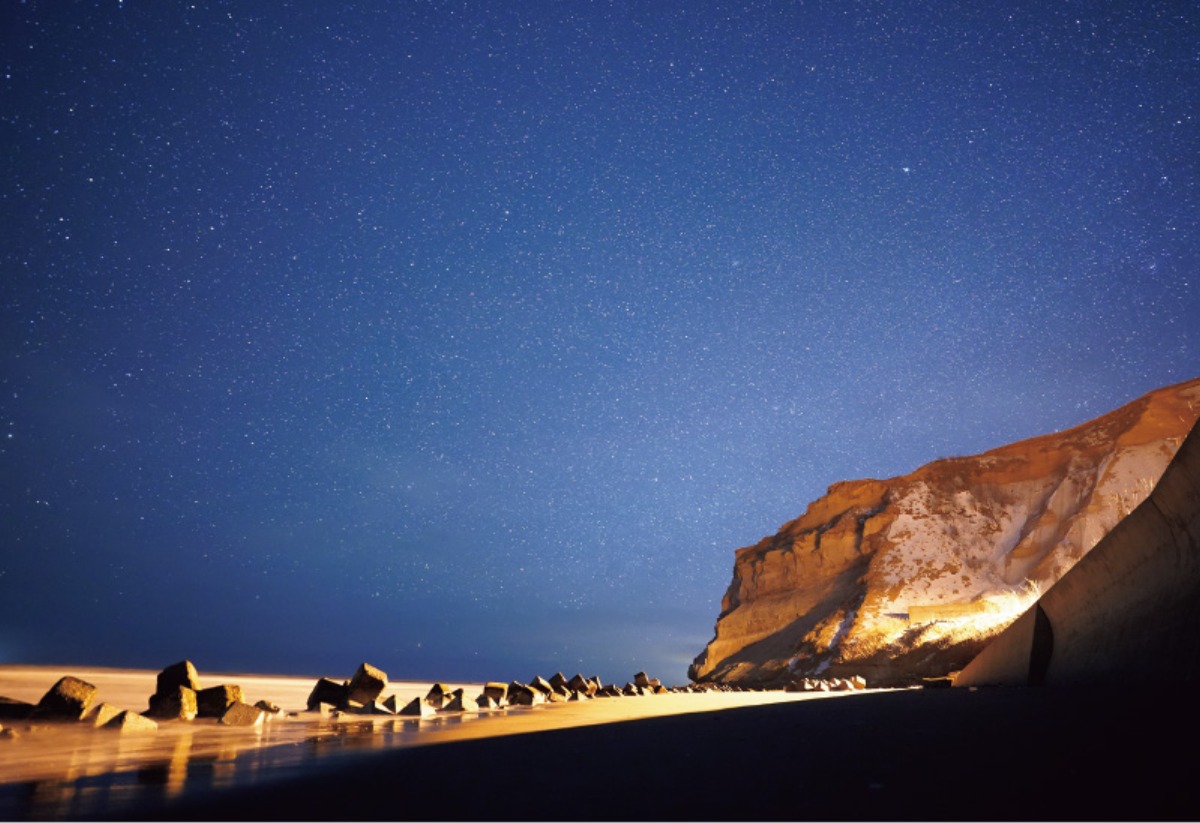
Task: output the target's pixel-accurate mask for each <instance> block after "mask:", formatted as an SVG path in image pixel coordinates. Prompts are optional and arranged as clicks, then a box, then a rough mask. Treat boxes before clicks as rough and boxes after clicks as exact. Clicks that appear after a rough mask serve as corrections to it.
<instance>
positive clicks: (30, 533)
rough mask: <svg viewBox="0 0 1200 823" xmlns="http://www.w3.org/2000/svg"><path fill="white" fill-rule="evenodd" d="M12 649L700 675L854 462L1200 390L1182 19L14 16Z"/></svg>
mask: <svg viewBox="0 0 1200 823" xmlns="http://www.w3.org/2000/svg"><path fill="white" fill-rule="evenodd" d="M0 60H2V63H3V74H2V76H0V95H2V96H0V138H2V143H0V145H2V147H3V155H2V159H0V169H2V171H0V174H2V188H0V218H2V224H0V236H2V238H3V240H2V244H0V270H2V275H0V540H2V543H0V546H2V548H0V662H54V663H76V664H78V663H94V664H100V665H115V666H145V667H150V668H156V667H161V666H163V665H165V664H168V663H171V662H174V661H176V660H179V659H181V658H184V657H188V658H190V659H192V660H193V661H195V662H196V664H197V666H198V667H199V668H200V670H201V673H202V674H203V672H204V671H205V670H210V671H220V670H225V671H229V670H254V671H266V672H295V673H304V674H309V673H313V674H326V673H328V674H332V675H341V676H349V674H350V673H352V672H353V670H354V667H355V666H357V665H358V663H359V662H361V661H363V660H369V661H371V662H372V663H374V664H376V665H378V666H380V667H381V668H383V669H384V670H385V671H387V672H388V673H389V675H390V676H391V677H392V678H393V679H401V678H413V679H429V678H445V679H453V678H464V679H493V678H494V679H504V678H519V679H528V678H530V677H532V676H533V675H534V674H535V673H541V674H545V675H548V674H552V673H553V672H555V671H558V670H562V671H564V672H566V673H567V674H568V675H570V674H572V673H574V672H575V671H578V670H582V671H583V672H584V673H585V674H599V675H601V676H602V677H603V678H604V679H605V680H620V681H621V682H624V681H625V680H627V679H629V678H630V676H631V675H632V674H633V672H635V671H637V670H639V669H646V670H647V671H649V672H650V674H651V675H652V676H659V677H661V678H663V679H664V680H666V681H668V682H673V683H677V682H684V680H685V670H686V666H687V663H688V662H690V660H691V658H692V657H694V656H695V655H696V654H697V653H699V652H700V651H701V650H702V648H703V647H704V644H705V643H706V642H707V641H708V639H709V638H710V637H711V634H712V626H713V622H714V620H715V619H716V616H717V613H718V611H719V609H720V598H721V595H722V594H723V592H724V590H725V588H726V586H727V585H728V583H729V579H730V576H731V569H732V563H733V551H734V550H735V549H736V548H738V547H740V546H744V545H748V544H751V543H754V542H757V541H758V540H759V539H760V538H761V537H763V536H764V535H767V534H770V533H774V531H775V530H776V529H777V528H778V527H779V526H780V525H781V524H782V523H784V522H785V521H787V520H790V519H792V518H794V517H796V516H798V515H800V514H801V513H802V512H803V511H804V509H805V507H806V505H807V504H808V502H809V501H811V500H813V499H814V498H816V497H818V496H820V495H821V494H822V493H824V490H825V488H826V487H827V486H828V485H829V484H831V483H834V482H836V481H839V480H846V479H853V478H860V477H887V476H892V475H896V474H903V473H906V472H908V471H911V470H912V469H914V468H916V467H917V466H919V465H921V464H923V463H926V462H928V461H930V460H933V459H935V458H938V457H945V456H950V455H957V454H971V453H976V452H979V451H983V450H985V449H988V448H992V447H995V446H999V445H1002V444H1004V443H1007V442H1011V441H1013V440H1017V439H1021V438H1025V437H1029V436H1033V435H1037V434H1042V433H1046V432H1050V431H1055V430H1058V429H1062V428H1065V427H1068V426H1072V425H1075V424H1078V423H1081V422H1083V421H1085V420H1088V419H1091V418H1092V417H1095V416H1096V415H1098V414H1100V413H1103V412H1105V411H1108V410H1110V409H1112V408H1115V407H1117V406H1119V405H1121V404H1123V403H1125V402H1128V401H1129V400H1132V399H1134V398H1135V397H1137V396H1139V395H1141V394H1143V393H1144V392H1146V391H1149V390H1151V389H1153V388H1156V387H1158V386H1161V385H1165V384H1169V383H1174V382H1178V381H1181V380H1185V379H1189V378H1193V377H1196V376H1198V375H1200V244H1198V241H1197V237H1198V236H1200V235H1198V231H1200V172H1198V169H1197V161H1198V159H1200V12H1198V11H1197V9H1196V6H1195V5H1194V4H1193V3H1191V2H1176V3H1163V2H1157V3H1156V2H1143V3H1126V4H1101V3H1092V2H1088V3H1083V2H1055V3H1049V2H1045V0H1033V2H1005V3H976V2H964V3H952V2H947V3H942V2H936V3H935V2H928V3H920V2H911V0H888V2H861V3H852V2H827V3H826V2H816V3H801V2H753V1H751V2H744V3H736V4H719V3H712V2H698V1H697V0H687V1H686V2H660V1H659V0H655V2H652V3H640V2H637V3H635V2H630V3H621V2H586V1H585V0H580V1H579V2H527V1H526V0H522V2H511V3H489V2H478V3H476V2H457V3H441V2H394V3H386V2H355V1H354V0H347V1H346V2H336V3H335V2H327V0H295V1H294V2H282V1H281V2H257V3H235V2H196V3H194V4H189V3H186V2H170V1H169V0H124V2H119V0H103V2H88V3H83V2H76V3H71V2H32V0H31V1H30V2H19V3H18V2H15V0H9V1H8V2H5V3H4V5H3V8H2V9H0Z"/></svg>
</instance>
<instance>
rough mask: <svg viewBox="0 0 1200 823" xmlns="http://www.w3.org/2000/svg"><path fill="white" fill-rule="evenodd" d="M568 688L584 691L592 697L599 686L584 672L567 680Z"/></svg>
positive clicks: (577, 691)
mask: <svg viewBox="0 0 1200 823" xmlns="http://www.w3.org/2000/svg"><path fill="white" fill-rule="evenodd" d="M567 688H568V689H570V690H571V691H573V692H576V693H579V692H584V693H586V694H587V695H588V696H589V697H590V696H591V695H593V694H595V693H596V691H597V689H598V688H599V686H598V685H597V684H596V683H593V682H592V681H590V680H588V679H587V678H585V677H584V676H583V675H582V674H577V675H575V676H574V677H572V678H571V679H570V680H568V681H567Z"/></svg>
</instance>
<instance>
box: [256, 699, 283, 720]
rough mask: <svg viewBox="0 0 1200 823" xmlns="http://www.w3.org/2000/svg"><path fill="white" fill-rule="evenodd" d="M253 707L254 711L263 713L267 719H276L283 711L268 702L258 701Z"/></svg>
mask: <svg viewBox="0 0 1200 823" xmlns="http://www.w3.org/2000/svg"><path fill="white" fill-rule="evenodd" d="M254 707H255V708H256V709H261V710H262V711H263V713H264V714H266V715H267V716H268V717H271V716H275V717H278V716H279V715H281V714H283V709H281V708H279V707H278V706H276V705H275V704H274V703H272V702H271V701H270V700H259V701H258V702H257V703H255V704H254Z"/></svg>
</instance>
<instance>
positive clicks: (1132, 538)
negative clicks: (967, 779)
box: [954, 425, 1200, 686]
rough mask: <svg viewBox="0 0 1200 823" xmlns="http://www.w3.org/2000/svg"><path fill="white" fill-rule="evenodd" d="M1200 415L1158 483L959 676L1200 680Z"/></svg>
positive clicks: (981, 679)
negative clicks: (1199, 419)
mask: <svg viewBox="0 0 1200 823" xmlns="http://www.w3.org/2000/svg"><path fill="white" fill-rule="evenodd" d="M1197 629H1200V425H1197V426H1195V427H1193V429H1192V433H1191V434H1189V435H1188V436H1187V439H1185V440H1184V441H1183V445H1182V446H1181V447H1180V448H1179V451H1178V452H1176V454H1175V458H1174V459H1173V460H1172V461H1171V464H1170V465H1169V466H1167V470H1166V471H1165V472H1163V475H1162V478H1161V479H1159V481H1158V485H1157V486H1155V487H1154V491H1152V492H1151V493H1150V496H1149V497H1147V498H1146V499H1145V500H1144V501H1143V502H1142V504H1141V505H1140V506H1138V507H1137V508H1136V509H1134V510H1133V513H1132V514H1130V515H1129V516H1128V517H1126V518H1125V519H1124V520H1122V521H1121V522H1120V523H1118V524H1117V525H1116V527H1115V528H1113V530H1112V531H1110V532H1109V533H1108V534H1107V535H1105V536H1104V539H1103V540H1101V541H1100V542H1099V543H1097V544H1096V546H1095V547H1093V549H1092V550H1091V551H1090V552H1088V554H1087V556H1086V557H1084V558H1083V559H1082V560H1080V561H1079V562H1078V563H1076V564H1075V565H1074V566H1073V567H1072V568H1071V570H1070V571H1069V572H1067V573H1066V574H1065V575H1063V577H1062V579H1061V580H1059V581H1058V583H1057V584H1055V586H1054V588H1052V589H1050V590H1049V591H1047V592H1046V593H1045V594H1043V595H1042V596H1041V597H1040V598H1039V599H1038V601H1037V604H1036V605H1035V606H1033V607H1032V608H1030V609H1029V610H1028V611H1026V612H1025V613H1024V614H1023V615H1021V616H1020V617H1019V618H1017V620H1016V622H1014V623H1013V624H1012V625H1011V626H1009V627H1008V628H1007V629H1005V630H1004V631H1003V632H1002V633H1001V634H1000V636H999V637H997V638H996V639H995V640H993V641H992V642H991V643H989V644H988V646H987V648H985V649H984V650H983V652H982V653H981V654H980V655H979V656H978V657H976V658H975V659H974V660H972V661H971V662H970V663H969V664H968V665H967V667H966V668H965V669H963V670H962V672H961V673H959V675H958V676H957V677H956V678H955V680H954V685H956V686H984V685H1044V684H1050V685H1060V684H1068V685H1069V684H1085V685H1101V684H1114V683H1120V684H1124V685H1137V684H1142V683H1163V682H1175V683H1179V682H1183V683H1191V684H1195V683H1197V682H1200V631H1197Z"/></svg>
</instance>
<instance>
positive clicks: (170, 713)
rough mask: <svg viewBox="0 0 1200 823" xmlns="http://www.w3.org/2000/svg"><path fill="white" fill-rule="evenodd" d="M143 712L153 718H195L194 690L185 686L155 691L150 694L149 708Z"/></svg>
mask: <svg viewBox="0 0 1200 823" xmlns="http://www.w3.org/2000/svg"><path fill="white" fill-rule="evenodd" d="M145 714H146V717H152V718H154V719H155V720H195V719H196V714H197V707H196V692H195V691H193V690H192V689H189V688H188V687H187V686H175V687H173V688H171V689H168V690H167V691H165V692H155V693H154V694H152V695H150V708H149V709H148V710H147V711H146V713H145Z"/></svg>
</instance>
